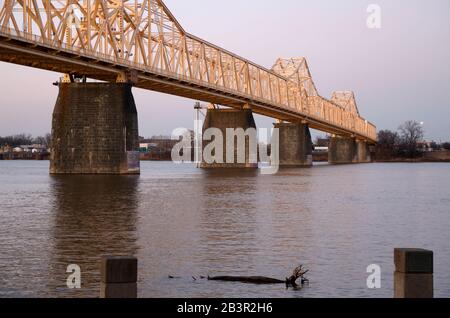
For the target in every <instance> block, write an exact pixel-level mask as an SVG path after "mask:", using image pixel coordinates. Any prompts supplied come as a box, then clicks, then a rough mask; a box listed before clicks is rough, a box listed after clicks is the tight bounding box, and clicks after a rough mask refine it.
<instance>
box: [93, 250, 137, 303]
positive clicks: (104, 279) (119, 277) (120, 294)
mask: <svg viewBox="0 0 450 318" xmlns="http://www.w3.org/2000/svg"><path fill="white" fill-rule="evenodd" d="M137 263H138V262H137V259H136V258H135V257H111V256H106V257H103V258H102V263H101V285H100V298H137Z"/></svg>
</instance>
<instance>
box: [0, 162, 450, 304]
mask: <svg viewBox="0 0 450 318" xmlns="http://www.w3.org/2000/svg"><path fill="white" fill-rule="evenodd" d="M395 247H422V248H429V249H432V250H433V251H434V252H435V288H436V289H435V293H436V296H439V297H449V296H450V271H449V270H448V269H449V268H450V164H445V163H443V164H432V163H424V164H403V163H396V164H364V165H345V166H329V165H319V166H316V167H314V168H312V169H292V170H291V169H289V170H282V171H281V172H280V173H278V174H277V175H272V176H267V175H260V174H259V173H258V172H236V171H203V170H199V169H196V168H195V167H194V166H192V165H186V164H184V165H175V164H172V163H155V162H143V163H142V174H141V176H139V177H138V176H133V177H124V176H95V177H93V176H63V177H61V176H60V177H54V176H49V175H48V162H45V161H41V162H40V161H0V297H97V296H98V294H99V280H100V274H99V261H100V259H101V256H102V255H134V256H136V257H138V260H139V283H138V292H139V296H140V297H349V296H353V297H392V295H393V270H394V266H393V249H394V248H395ZM300 263H301V264H305V266H306V267H307V268H309V269H310V273H309V274H308V275H307V277H308V278H309V279H310V285H309V286H308V287H305V288H303V289H301V290H292V289H288V290H286V288H285V287H284V286H283V285H273V286H255V285H248V284H241V283H223V282H213V281H207V280H204V279H200V276H207V275H211V276H215V275H247V276H251V275H262V276H270V277H275V278H280V279H284V277H286V276H288V275H290V274H291V272H292V270H293V269H294V267H296V266H297V265H298V264H300ZM69 264H78V265H79V266H80V267H81V271H82V276H81V278H82V288H81V289H79V290H71V289H68V288H67V287H66V278H67V275H68V274H66V268H67V266H68V265H69ZM370 264H378V265H380V266H381V268H382V286H381V289H378V290H371V289H368V288H367V286H366V280H367V276H368V274H367V273H366V268H367V266H368V265H370ZM169 275H172V276H175V277H179V278H176V279H169V278H168V276H169ZM192 276H194V277H195V278H197V280H194V279H193V278H192Z"/></svg>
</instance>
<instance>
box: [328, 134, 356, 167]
mask: <svg viewBox="0 0 450 318" xmlns="http://www.w3.org/2000/svg"><path fill="white" fill-rule="evenodd" d="M355 153H356V141H355V139H354V138H345V137H339V136H337V137H332V138H331V139H330V146H329V149H328V162H329V163H330V164H348V163H353V159H354V157H355Z"/></svg>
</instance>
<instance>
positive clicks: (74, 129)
mask: <svg viewBox="0 0 450 318" xmlns="http://www.w3.org/2000/svg"><path fill="white" fill-rule="evenodd" d="M138 147H139V134H138V117H137V111H136V105H135V103H134V98H133V95H132V92H131V85H129V84H118V83H117V84H116V83H60V84H59V95H58V99H57V101H56V105H55V109H54V111H53V122H52V151H51V160H50V173H51V174H139V172H140V165H139V152H138V151H137V150H138Z"/></svg>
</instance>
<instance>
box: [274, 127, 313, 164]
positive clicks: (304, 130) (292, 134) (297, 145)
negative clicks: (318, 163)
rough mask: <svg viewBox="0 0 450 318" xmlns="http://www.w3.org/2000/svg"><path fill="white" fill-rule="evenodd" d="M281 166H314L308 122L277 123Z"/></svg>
mask: <svg viewBox="0 0 450 318" xmlns="http://www.w3.org/2000/svg"><path fill="white" fill-rule="evenodd" d="M274 126H275V127H274V128H276V129H279V160H280V167H312V164H313V158H312V151H313V143H312V140H311V133H310V131H309V126H308V124H302V123H276V124H275V125H274Z"/></svg>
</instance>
